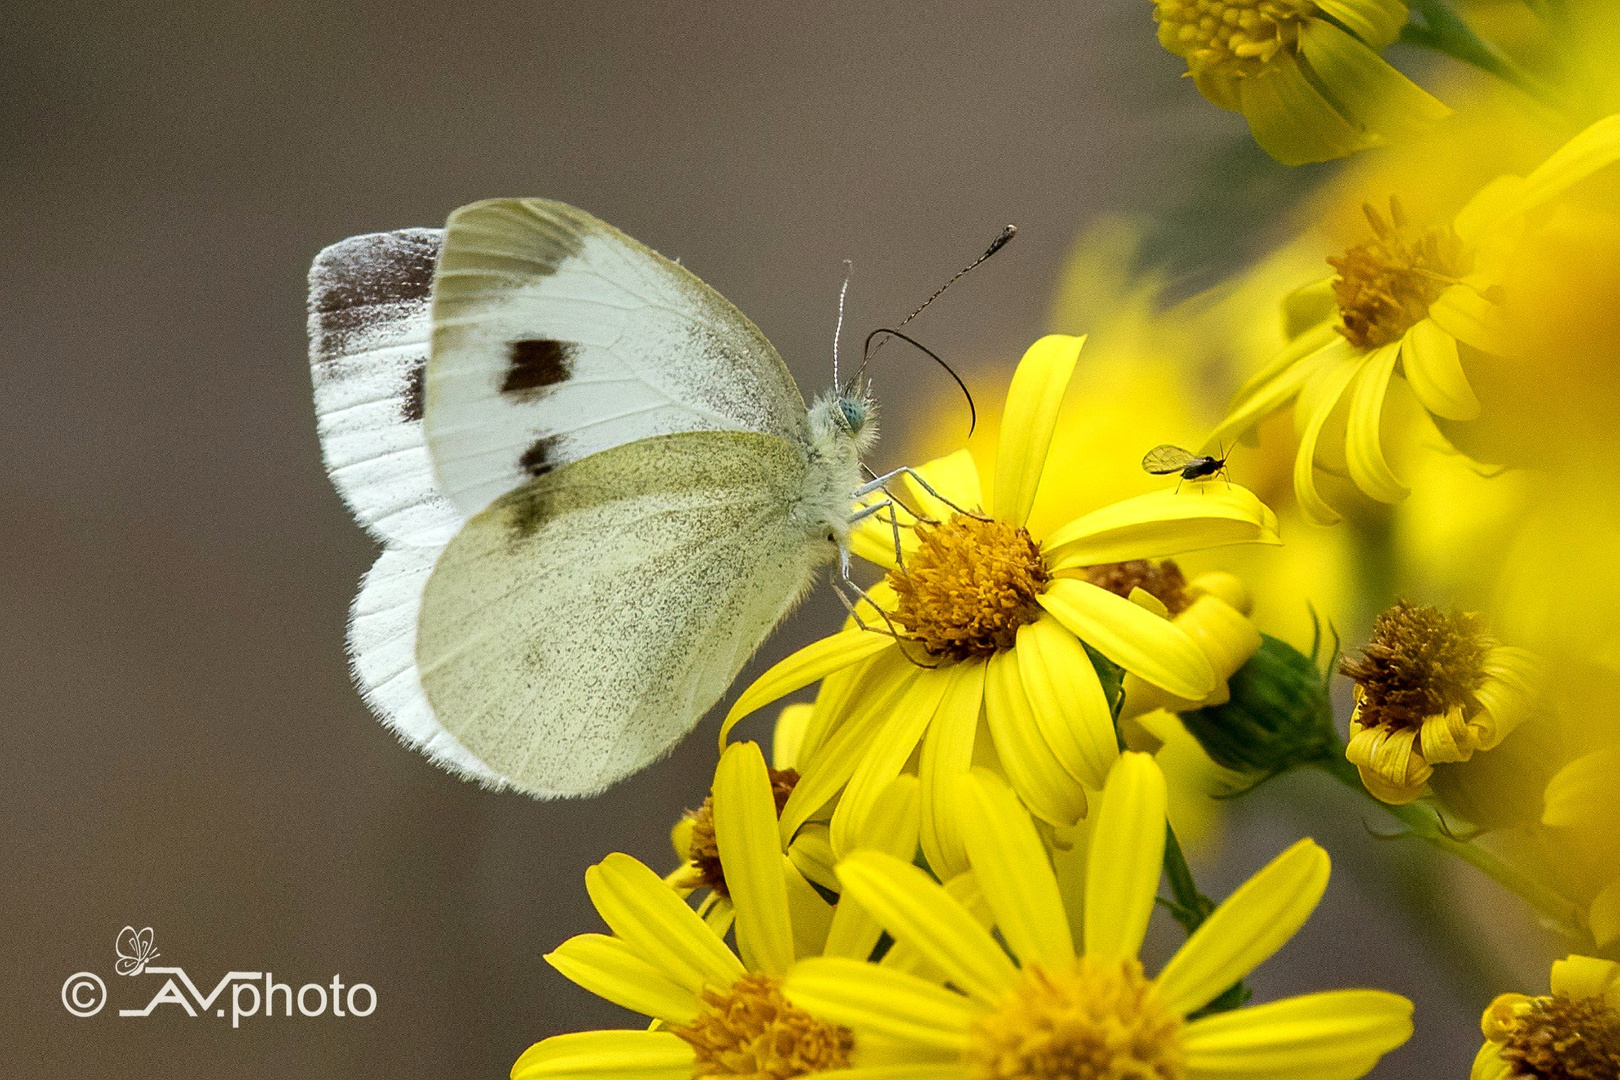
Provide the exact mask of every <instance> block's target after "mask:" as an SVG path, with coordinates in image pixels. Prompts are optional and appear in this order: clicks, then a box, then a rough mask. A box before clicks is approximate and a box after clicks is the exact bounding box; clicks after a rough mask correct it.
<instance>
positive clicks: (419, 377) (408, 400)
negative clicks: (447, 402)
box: [399, 356, 427, 420]
mask: <svg viewBox="0 0 1620 1080" xmlns="http://www.w3.org/2000/svg"><path fill="white" fill-rule="evenodd" d="M426 393H427V357H425V356H424V357H422V358H421V359H419V360H417V361H416V362H414V363H413V364H411V373H410V375H408V376H406V378H405V392H404V393H403V394H401V395H400V397H399V415H400V416H402V417H404V418H405V419H406V420H420V419H422V402H423V399H424V395H426Z"/></svg>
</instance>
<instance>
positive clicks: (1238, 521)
mask: <svg viewBox="0 0 1620 1080" xmlns="http://www.w3.org/2000/svg"><path fill="white" fill-rule="evenodd" d="M1280 543H1282V540H1281V539H1280V538H1279V537H1278V535H1277V518H1276V515H1275V514H1273V513H1272V512H1271V510H1270V508H1268V507H1267V506H1266V504H1265V503H1263V502H1261V501H1260V499H1259V497H1258V496H1256V495H1255V493H1254V492H1252V491H1250V490H1249V489H1248V488H1245V487H1242V486H1240V485H1237V484H1231V485H1227V484H1226V483H1225V481H1218V480H1212V481H1207V482H1205V483H1202V484H1198V485H1196V486H1192V485H1189V486H1187V487H1184V488H1183V490H1181V491H1176V490H1175V489H1173V488H1163V489H1161V490H1159V491H1150V492H1148V493H1146V494H1145V495H1137V496H1135V497H1134V498H1130V499H1121V500H1120V501H1119V502H1116V503H1110V504H1108V505H1107V506H1104V507H1102V508H1100V509H1097V510H1093V511H1092V512H1091V513H1089V514H1085V515H1083V516H1081V517H1078V518H1075V519H1074V520H1073V521H1071V522H1069V523H1068V524H1066V525H1063V526H1061V527H1059V528H1058V529H1056V530H1054V531H1053V532H1052V534H1051V535H1050V536H1048V537H1046V539H1045V540H1043V541H1042V542H1041V553H1042V554H1043V555H1045V556H1046V559H1047V561H1048V564H1049V565H1050V566H1051V567H1052V569H1054V570H1068V569H1072V568H1074V567H1079V566H1097V565H1099V564H1101V563H1115V562H1130V561H1131V560H1132V559H1162V558H1166V557H1168V556H1172V555H1183V554H1185V553H1187V552H1189V551H1201V550H1203V549H1205V548H1212V547H1223V546H1225V545H1227V544H1280Z"/></svg>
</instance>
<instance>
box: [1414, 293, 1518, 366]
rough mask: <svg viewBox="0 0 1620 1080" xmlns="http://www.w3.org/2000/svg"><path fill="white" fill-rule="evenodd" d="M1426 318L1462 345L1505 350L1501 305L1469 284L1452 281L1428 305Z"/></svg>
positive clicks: (1505, 335)
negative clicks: (1451, 284) (1447, 287)
mask: <svg viewBox="0 0 1620 1080" xmlns="http://www.w3.org/2000/svg"><path fill="white" fill-rule="evenodd" d="M1429 321H1431V322H1433V323H1434V324H1435V325H1436V326H1438V327H1439V328H1440V329H1441V330H1443V331H1445V332H1446V333H1447V334H1449V335H1450V336H1451V337H1452V338H1454V339H1456V340H1457V341H1460V342H1462V343H1463V344H1464V345H1468V346H1472V347H1473V348H1475V349H1478V350H1480V351H1481V352H1487V353H1502V352H1504V351H1506V349H1507V345H1506V338H1507V331H1506V329H1505V327H1504V326H1503V323H1502V309H1501V308H1500V307H1498V306H1497V305H1496V304H1493V303H1491V302H1490V301H1489V300H1487V299H1485V297H1483V296H1481V295H1480V293H1479V289H1478V288H1476V287H1474V286H1473V285H1467V284H1463V285H1453V286H1452V287H1451V288H1449V289H1447V290H1446V291H1445V292H1443V293H1441V294H1440V298H1439V299H1438V300H1436V301H1435V302H1434V303H1432V304H1430V305H1429Z"/></svg>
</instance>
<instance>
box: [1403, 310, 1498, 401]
mask: <svg viewBox="0 0 1620 1080" xmlns="http://www.w3.org/2000/svg"><path fill="white" fill-rule="evenodd" d="M1401 373H1402V374H1404V375H1405V376H1406V381H1407V382H1408V383H1410V384H1411V386H1412V392H1413V393H1414V394H1416V395H1417V399H1418V401H1420V402H1422V403H1423V407H1424V408H1425V409H1428V410H1429V411H1430V412H1432V413H1434V414H1435V415H1436V416H1443V417H1445V418H1446V419H1448V420H1473V419H1474V418H1476V417H1477V416H1479V398H1477V397H1475V396H1474V388H1473V387H1472V386H1470V385H1468V376H1466V375H1464V374H1463V369H1462V360H1461V359H1460V358H1459V357H1458V355H1457V339H1456V338H1454V337H1452V336H1451V335H1450V334H1448V333H1446V332H1445V331H1444V330H1442V329H1440V325H1439V324H1438V323H1436V322H1435V321H1434V320H1433V319H1423V320H1421V321H1420V322H1418V323H1417V324H1416V325H1415V326H1413V327H1412V329H1410V330H1408V331H1407V332H1406V336H1405V337H1404V338H1402V339H1401Z"/></svg>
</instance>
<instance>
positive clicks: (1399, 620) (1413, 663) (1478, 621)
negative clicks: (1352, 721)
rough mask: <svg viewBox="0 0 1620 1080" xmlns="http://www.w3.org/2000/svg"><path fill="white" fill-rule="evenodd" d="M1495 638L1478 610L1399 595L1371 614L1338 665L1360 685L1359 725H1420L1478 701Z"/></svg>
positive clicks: (1468, 707) (1473, 706) (1393, 726)
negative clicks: (1355, 646) (1369, 626)
mask: <svg viewBox="0 0 1620 1080" xmlns="http://www.w3.org/2000/svg"><path fill="white" fill-rule="evenodd" d="M1495 644H1496V643H1495V642H1494V641H1492V640H1491V639H1490V638H1489V637H1487V636H1486V634H1485V628H1484V621H1483V619H1482V618H1481V617H1480V616H1478V615H1474V614H1469V613H1466V612H1460V611H1452V612H1447V611H1442V610H1440V609H1439V608H1433V607H1421V606H1419V605H1416V604H1411V603H1407V602H1406V601H1404V600H1403V601H1402V602H1401V603H1399V604H1396V605H1395V606H1394V607H1392V608H1390V609H1389V610H1388V611H1385V612H1384V613H1382V614H1381V615H1379V616H1378V618H1377V619H1376V620H1375V621H1374V622H1373V634H1372V640H1371V641H1369V642H1368V643H1367V645H1366V647H1365V648H1363V649H1362V650H1361V653H1362V654H1361V656H1360V657H1348V656H1347V657H1345V658H1344V660H1343V661H1342V662H1341V663H1340V665H1339V672H1340V673H1341V674H1342V675H1344V676H1346V677H1347V678H1350V679H1353V680H1355V683H1356V685H1357V686H1358V687H1359V688H1360V691H1361V704H1360V716H1359V719H1360V722H1361V724H1362V725H1363V726H1365V727H1375V726H1381V727H1387V728H1391V729H1396V730H1399V729H1402V728H1421V727H1422V726H1423V721H1424V720H1425V719H1427V718H1428V717H1431V716H1439V715H1443V714H1445V713H1448V712H1450V711H1451V710H1452V709H1456V708H1461V709H1464V710H1468V709H1471V708H1475V707H1477V705H1478V702H1477V700H1476V699H1475V697H1474V694H1475V691H1477V690H1478V689H1479V688H1480V687H1481V686H1483V685H1484V683H1485V679H1486V677H1487V676H1486V672H1485V660H1486V657H1487V656H1488V655H1489V653H1490V651H1491V649H1492V647H1493V646H1494V645H1495Z"/></svg>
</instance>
